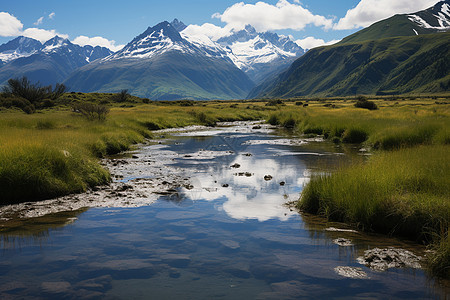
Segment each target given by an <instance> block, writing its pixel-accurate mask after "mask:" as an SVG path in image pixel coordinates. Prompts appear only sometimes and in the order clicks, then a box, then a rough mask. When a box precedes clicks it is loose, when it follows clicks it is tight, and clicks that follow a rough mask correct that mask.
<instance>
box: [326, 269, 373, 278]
mask: <svg viewBox="0 0 450 300" xmlns="http://www.w3.org/2000/svg"><path fill="white" fill-rule="evenodd" d="M334 271H335V272H336V273H337V274H338V275H340V276H343V277H347V278H353V279H368V278H369V276H367V274H366V272H364V271H363V270H362V269H361V268H354V267H341V266H340V267H336V268H334Z"/></svg>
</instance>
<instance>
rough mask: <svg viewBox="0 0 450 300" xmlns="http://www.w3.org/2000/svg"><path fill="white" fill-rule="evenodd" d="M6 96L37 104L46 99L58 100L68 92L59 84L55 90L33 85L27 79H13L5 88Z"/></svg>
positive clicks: (37, 84)
mask: <svg viewBox="0 0 450 300" xmlns="http://www.w3.org/2000/svg"><path fill="white" fill-rule="evenodd" d="M3 92H4V93H5V94H11V95H14V96H18V97H22V98H25V99H27V100H28V101H30V102H31V103H32V104H34V105H35V104H36V103H38V102H40V101H42V100H44V99H51V100H56V99H58V98H59V97H61V96H62V95H63V94H64V93H65V92H66V86H65V85H64V84H59V83H57V84H56V86H55V89H54V90H52V86H51V85H49V86H40V84H39V83H31V81H30V80H28V78H27V77H25V76H24V77H22V78H11V79H9V80H8V85H7V86H5V87H4V88H3Z"/></svg>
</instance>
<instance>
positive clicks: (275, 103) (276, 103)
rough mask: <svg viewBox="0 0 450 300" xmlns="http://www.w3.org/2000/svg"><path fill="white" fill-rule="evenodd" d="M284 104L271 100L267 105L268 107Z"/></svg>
mask: <svg viewBox="0 0 450 300" xmlns="http://www.w3.org/2000/svg"><path fill="white" fill-rule="evenodd" d="M280 104H283V101H281V100H280V99H272V100H269V102H267V103H266V106H277V105H280Z"/></svg>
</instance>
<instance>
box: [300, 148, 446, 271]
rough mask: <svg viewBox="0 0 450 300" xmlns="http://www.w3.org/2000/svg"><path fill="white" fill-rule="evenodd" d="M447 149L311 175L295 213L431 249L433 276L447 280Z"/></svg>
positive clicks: (404, 153)
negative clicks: (314, 216)
mask: <svg viewBox="0 0 450 300" xmlns="http://www.w3.org/2000/svg"><path fill="white" fill-rule="evenodd" d="M449 153H450V146H449V145H432V146H429V145H427V146H418V147H413V148H408V149H400V150H396V151H384V152H380V153H376V155H374V156H373V157H371V158H370V159H369V160H368V162H367V163H357V164H355V165H351V166H349V167H344V168H342V169H340V170H338V171H337V172H335V173H332V174H322V175H315V176H313V177H312V178H311V181H310V183H309V184H308V185H307V186H306V187H305V189H304V191H303V192H302V197H301V201H299V203H298V207H299V208H300V209H301V210H304V211H307V212H310V213H315V214H322V215H324V216H326V217H327V218H329V219H330V220H335V221H343V222H348V223H353V224H356V225H357V226H358V227H360V228H362V229H364V230H367V231H375V232H381V233H386V234H390V235H398V236H404V237H407V238H411V239H414V240H417V241H419V242H425V243H427V244H428V243H431V244H434V245H435V248H436V250H437V251H438V256H436V257H439V258H436V257H434V258H433V260H432V264H431V266H432V268H433V271H434V273H436V274H443V275H445V276H449V275H450V274H449V272H450V270H449V265H450V255H449V253H450V243H449V239H448V229H449V225H450V224H449V222H450V201H449V199H450V189H449V186H450V155H449Z"/></svg>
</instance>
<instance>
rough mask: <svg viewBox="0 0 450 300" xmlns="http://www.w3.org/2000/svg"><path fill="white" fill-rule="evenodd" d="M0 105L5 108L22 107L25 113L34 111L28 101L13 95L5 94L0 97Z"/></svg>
mask: <svg viewBox="0 0 450 300" xmlns="http://www.w3.org/2000/svg"><path fill="white" fill-rule="evenodd" d="M0 106H2V107H6V108H11V107H17V108H20V109H22V110H23V111H24V112H25V113H27V114H32V113H34V112H35V107H34V105H33V104H31V102H30V101H28V100H27V99H24V98H21V97H16V96H13V95H6V97H5V98H3V97H2V98H0Z"/></svg>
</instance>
